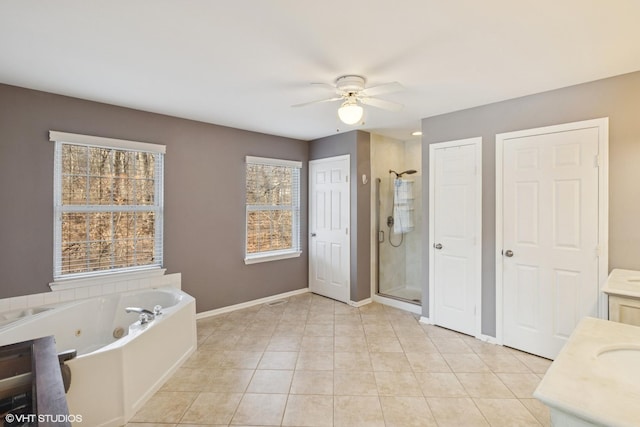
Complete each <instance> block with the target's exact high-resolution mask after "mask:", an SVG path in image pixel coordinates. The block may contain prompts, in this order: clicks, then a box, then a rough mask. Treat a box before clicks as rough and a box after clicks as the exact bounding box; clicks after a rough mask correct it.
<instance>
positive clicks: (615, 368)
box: [534, 317, 640, 426]
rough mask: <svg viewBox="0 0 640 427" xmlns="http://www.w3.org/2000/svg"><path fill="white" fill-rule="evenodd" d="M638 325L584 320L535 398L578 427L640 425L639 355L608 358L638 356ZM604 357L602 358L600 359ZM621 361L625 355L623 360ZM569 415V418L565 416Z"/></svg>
mask: <svg viewBox="0 0 640 427" xmlns="http://www.w3.org/2000/svg"><path fill="white" fill-rule="evenodd" d="M639 343H640V328H638V327H637V326H631V325H625V324H622V323H617V322H610V321H607V320H601V319H594V318H590V317H587V318H584V319H583V320H582V321H581V322H580V323H579V324H578V326H577V327H576V329H575V330H574V331H573V333H572V334H571V337H570V338H569V341H567V343H566V344H565V346H564V348H563V349H562V351H561V352H560V354H559V355H558V357H557V358H556V360H555V361H554V362H553V364H552V365H551V367H550V368H549V370H548V371H547V373H546V374H545V376H544V378H543V380H542V381H541V382H540V384H539V385H538V388H537V389H536V390H535V393H534V396H535V397H536V398H538V399H539V400H541V401H542V402H543V403H545V404H546V405H547V406H549V407H550V408H551V416H552V417H554V418H555V417H557V420H558V421H557V422H558V425H561V424H560V422H562V421H561V420H564V422H569V421H572V422H573V424H571V425H575V426H579V425H584V426H587V425H589V426H591V425H607V426H637V425H638V420H640V407H639V406H638V398H639V396H640V382H638V380H637V379H638V377H639V375H640V373H639V371H638V370H639V369H640V364H638V363H637V362H638V356H635V355H633V356H632V358H630V359H627V360H625V361H624V362H634V361H635V362H636V364H635V365H629V364H627V363H624V362H616V361H613V362H612V361H607V359H606V356H605V355H606V354H607V353H609V354H611V353H615V352H620V350H623V351H624V350H626V349H632V350H634V351H635V353H636V354H638V355H640V345H639ZM600 357H602V359H600ZM620 360H622V359H620ZM567 414H568V416H569V417H570V418H571V420H569V418H566V417H567Z"/></svg>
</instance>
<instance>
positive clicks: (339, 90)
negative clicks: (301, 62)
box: [292, 74, 404, 125]
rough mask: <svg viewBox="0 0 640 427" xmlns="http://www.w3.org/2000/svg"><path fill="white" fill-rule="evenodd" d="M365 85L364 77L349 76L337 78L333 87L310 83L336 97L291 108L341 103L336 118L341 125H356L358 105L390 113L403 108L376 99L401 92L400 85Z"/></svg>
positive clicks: (393, 83)
mask: <svg viewBox="0 0 640 427" xmlns="http://www.w3.org/2000/svg"><path fill="white" fill-rule="evenodd" d="M365 83H366V79H365V78H364V77H362V76H357V75H351V74H350V75H346V76H341V77H338V78H337V79H336V81H335V84H333V85H331V84H328V83H312V84H313V85H321V86H326V87H328V88H330V89H331V90H333V91H335V93H336V94H337V95H338V96H334V97H332V98H327V99H320V100H317V101H311V102H305V103H302V104H296V105H292V107H304V106H307V105H311V104H318V103H322V102H333V101H343V103H342V105H341V106H340V108H338V117H340V120H341V121H342V122H343V123H346V124H348V125H353V124H355V123H358V122H359V121H360V120H361V119H362V115H363V114H364V109H363V108H362V105H360V104H364V105H371V106H372V107H376V108H381V109H383V110H390V111H399V110H401V109H402V108H403V105H402V104H398V103H397V102H391V101H386V100H384V99H379V98H377V96H378V95H382V94H385V93H392V92H398V91H401V90H403V89H404V88H403V87H402V85H401V84H400V83H398V82H391V83H384V84H381V85H377V86H371V87H365Z"/></svg>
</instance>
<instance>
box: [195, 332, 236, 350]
mask: <svg viewBox="0 0 640 427" xmlns="http://www.w3.org/2000/svg"><path fill="white" fill-rule="evenodd" d="M241 333H242V332H239V333H237V334H233V333H229V334H227V333H218V332H215V333H213V334H211V335H209V338H207V339H206V340H204V342H203V343H202V345H203V346H205V347H207V349H209V350H212V351H214V350H219V351H224V350H229V349H230V348H233V346H234V344H235V343H236V341H238V339H240V334H241Z"/></svg>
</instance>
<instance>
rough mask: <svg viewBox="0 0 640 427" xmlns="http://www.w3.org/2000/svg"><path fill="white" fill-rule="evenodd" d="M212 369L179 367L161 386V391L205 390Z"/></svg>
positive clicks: (208, 383) (209, 380)
mask: <svg viewBox="0 0 640 427" xmlns="http://www.w3.org/2000/svg"><path fill="white" fill-rule="evenodd" d="M213 371H216V370H212V369H209V368H199V369H192V368H179V369H178V370H177V371H176V373H175V374H173V375H172V376H171V378H169V380H168V381H167V382H166V383H165V384H164V385H163V386H162V388H161V390H162V391H196V392H199V391H207V389H208V387H209V385H210V383H211V381H212V372H213Z"/></svg>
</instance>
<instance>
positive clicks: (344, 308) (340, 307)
mask: <svg viewBox="0 0 640 427" xmlns="http://www.w3.org/2000/svg"><path fill="white" fill-rule="evenodd" d="M334 309H335V315H336V316H340V315H350V316H354V315H355V316H360V310H358V308H357V307H352V306H350V305H348V304H336V305H335V307H334Z"/></svg>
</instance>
